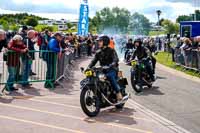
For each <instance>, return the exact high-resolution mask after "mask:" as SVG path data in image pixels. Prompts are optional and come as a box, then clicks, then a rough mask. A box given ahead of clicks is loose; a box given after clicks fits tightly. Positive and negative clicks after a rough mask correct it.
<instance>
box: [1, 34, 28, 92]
mask: <svg viewBox="0 0 200 133" xmlns="http://www.w3.org/2000/svg"><path fill="white" fill-rule="evenodd" d="M8 50H10V51H9V52H8V56H7V66H8V73H9V75H8V80H7V84H6V86H5V88H4V89H3V91H4V90H6V91H8V92H11V91H15V90H17V89H16V88H14V86H13V85H14V82H15V78H16V74H17V67H19V63H20V55H21V54H23V53H27V52H28V48H27V47H26V46H25V45H24V43H23V38H22V37H21V36H20V35H15V36H14V37H13V39H12V40H11V41H10V42H9V43H8Z"/></svg>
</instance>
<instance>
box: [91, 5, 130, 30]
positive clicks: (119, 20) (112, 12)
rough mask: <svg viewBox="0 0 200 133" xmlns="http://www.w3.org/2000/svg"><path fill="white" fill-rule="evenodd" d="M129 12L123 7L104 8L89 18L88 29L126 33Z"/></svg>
mask: <svg viewBox="0 0 200 133" xmlns="http://www.w3.org/2000/svg"><path fill="white" fill-rule="evenodd" d="M129 20H130V12H129V11H128V10H126V9H124V8H122V9H121V8H118V7H115V8H112V9H110V8H104V9H102V10H101V11H99V12H97V13H96V15H95V16H94V17H93V18H92V19H91V20H90V26H89V27H90V31H91V30H95V31H98V32H100V33H102V32H103V33H113V34H115V33H127V31H128V25H129Z"/></svg>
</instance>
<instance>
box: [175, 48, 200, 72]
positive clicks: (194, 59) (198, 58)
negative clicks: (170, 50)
mask: <svg viewBox="0 0 200 133" xmlns="http://www.w3.org/2000/svg"><path fill="white" fill-rule="evenodd" d="M174 58H175V62H176V64H177V65H181V66H183V67H184V68H185V69H190V70H195V71H197V72H200V51H198V50H196V49H192V50H181V49H179V48H176V49H175V55H174Z"/></svg>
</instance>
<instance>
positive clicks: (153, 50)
mask: <svg viewBox="0 0 200 133" xmlns="http://www.w3.org/2000/svg"><path fill="white" fill-rule="evenodd" d="M143 44H144V46H145V47H147V48H148V49H149V51H150V52H151V61H152V65H153V73H154V74H155V69H156V62H157V60H156V58H155V57H154V56H153V55H152V53H155V54H156V48H155V45H154V44H153V42H152V41H148V40H146V39H145V40H144V41H143Z"/></svg>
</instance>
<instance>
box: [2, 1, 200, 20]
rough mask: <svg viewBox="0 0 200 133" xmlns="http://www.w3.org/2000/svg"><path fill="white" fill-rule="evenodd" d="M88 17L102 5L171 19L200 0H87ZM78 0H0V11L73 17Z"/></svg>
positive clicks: (185, 11) (75, 15) (199, 2)
mask: <svg viewBox="0 0 200 133" xmlns="http://www.w3.org/2000/svg"><path fill="white" fill-rule="evenodd" d="M88 1H89V6H90V17H92V16H94V15H95V12H96V11H98V10H101V9H102V8H103V7H115V6H118V7H124V8H127V9H128V10H129V11H131V12H132V13H133V12H136V11H137V12H140V13H142V14H144V15H145V16H146V17H148V18H149V19H150V20H151V21H154V22H155V21H156V20H157V17H156V13H155V12H156V10H158V9H160V10H161V11H162V12H163V13H162V16H161V17H162V18H168V19H171V20H173V21H175V19H176V18H177V16H178V15H183V14H190V13H192V12H193V11H194V9H195V8H196V9H197V8H199V7H200V6H199V5H200V0H88ZM79 5H80V0H10V1H9V2H8V0H0V13H16V12H17V13H18V12H28V13H32V14H36V15H39V16H42V17H48V18H53V19H61V18H64V19H67V20H74V19H77V18H78V13H79Z"/></svg>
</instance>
